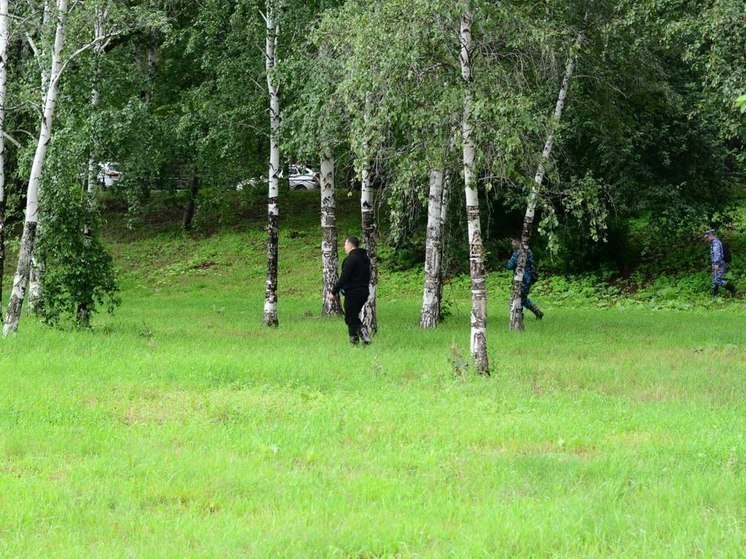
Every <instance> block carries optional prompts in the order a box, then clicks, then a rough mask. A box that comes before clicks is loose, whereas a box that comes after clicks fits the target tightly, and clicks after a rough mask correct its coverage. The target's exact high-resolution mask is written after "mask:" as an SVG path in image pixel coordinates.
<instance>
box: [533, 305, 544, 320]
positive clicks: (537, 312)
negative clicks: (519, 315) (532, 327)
mask: <svg viewBox="0 0 746 559" xmlns="http://www.w3.org/2000/svg"><path fill="white" fill-rule="evenodd" d="M531 312H533V313H534V314H535V315H536V320H541V319H542V318H544V313H543V312H541V309H540V308H539V307H534V308H533V309H531Z"/></svg>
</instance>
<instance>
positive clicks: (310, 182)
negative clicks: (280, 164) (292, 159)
mask: <svg viewBox="0 0 746 559" xmlns="http://www.w3.org/2000/svg"><path fill="white" fill-rule="evenodd" d="M288 171H289V174H288V182H289V183H290V190H316V189H317V188H318V187H319V174H318V173H317V172H316V171H314V170H313V169H311V168H310V167H306V166H305V165H290V166H289V167H288Z"/></svg>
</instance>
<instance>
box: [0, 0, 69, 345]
mask: <svg viewBox="0 0 746 559" xmlns="http://www.w3.org/2000/svg"><path fill="white" fill-rule="evenodd" d="M66 15H67V0H57V14H56V17H57V24H56V31H55V38H54V47H53V48H52V64H51V71H50V73H49V79H48V84H47V93H46V95H45V98H44V109H43V113H42V119H41V124H40V130H39V141H38V143H37V144H36V151H35V153H34V161H33V163H32V165H31V175H30V177H29V184H28V190H27V196H26V218H25V221H24V226H23V235H22V237H21V247H20V250H19V254H18V266H17V268H16V273H15V276H14V278H13V290H12V292H11V297H10V301H9V303H8V312H7V314H6V316H5V323H4V324H3V335H4V336H7V335H8V334H10V333H15V332H16V331H17V330H18V321H19V320H20V317H21V309H22V307H23V300H24V297H25V288H26V282H27V281H28V279H29V268H30V266H31V256H32V253H33V249H34V242H35V239H36V229H37V223H38V221H39V186H40V184H41V177H42V171H43V168H44V161H45V159H46V156H47V148H48V147H49V142H50V140H51V137H52V119H53V118H54V109H55V106H56V104H57V94H58V91H59V84H60V78H61V76H62V69H63V64H62V48H63V46H64V43H65V16H66Z"/></svg>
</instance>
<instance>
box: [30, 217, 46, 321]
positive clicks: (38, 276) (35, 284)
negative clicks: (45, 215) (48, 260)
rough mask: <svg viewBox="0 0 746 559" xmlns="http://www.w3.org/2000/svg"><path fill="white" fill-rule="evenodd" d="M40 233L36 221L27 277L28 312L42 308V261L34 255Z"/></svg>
mask: <svg viewBox="0 0 746 559" xmlns="http://www.w3.org/2000/svg"><path fill="white" fill-rule="evenodd" d="M40 234H42V224H41V223H39V222H37V224H36V234H35V235H34V245H33V246H32V248H31V250H32V252H31V269H30V270H29V277H28V312H29V313H30V314H39V313H40V312H41V311H42V309H43V308H44V293H43V289H44V288H43V285H42V284H43V283H44V271H45V270H44V262H42V261H40V260H39V259H38V258H37V257H36V243H37V242H38V240H39V236H40Z"/></svg>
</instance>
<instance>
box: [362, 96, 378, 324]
mask: <svg viewBox="0 0 746 559" xmlns="http://www.w3.org/2000/svg"><path fill="white" fill-rule="evenodd" d="M369 114H370V99H366V102H365V113H364V119H365V122H366V126H365V128H366V131H365V132H364V133H366V134H367V122H368V119H369ZM369 147H370V146H369V145H368V141H367V139H365V140H364V141H363V154H364V158H365V159H364V164H363V167H362V170H361V173H360V182H361V188H360V214H361V220H362V226H363V244H365V250H366V251H367V252H368V258H370V284H369V285H368V300H367V301H366V302H365V305H363V310H362V316H361V317H360V319H361V321H362V323H363V325H364V326H365V327H366V328H367V329H368V332H370V333H371V334H375V333H376V332H378V316H377V313H376V289H377V288H378V226H377V224H376V214H375V207H374V203H373V197H374V192H373V188H372V184H371V179H372V176H371V172H370V158H369V153H368V152H369Z"/></svg>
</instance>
